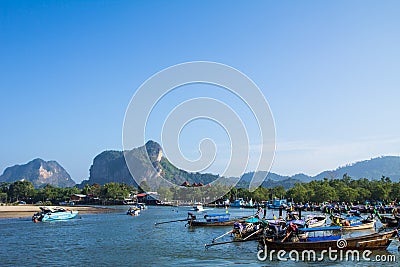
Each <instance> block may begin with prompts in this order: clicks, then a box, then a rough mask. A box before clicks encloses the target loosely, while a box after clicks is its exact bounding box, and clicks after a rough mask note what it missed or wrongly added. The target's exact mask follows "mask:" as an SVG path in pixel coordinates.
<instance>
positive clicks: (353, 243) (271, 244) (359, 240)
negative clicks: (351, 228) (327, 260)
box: [259, 226, 398, 251]
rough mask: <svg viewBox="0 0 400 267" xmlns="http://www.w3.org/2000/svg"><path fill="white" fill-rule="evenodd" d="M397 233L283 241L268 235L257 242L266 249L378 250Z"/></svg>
mask: <svg viewBox="0 0 400 267" xmlns="http://www.w3.org/2000/svg"><path fill="white" fill-rule="evenodd" d="M340 228H341V227H339V226H329V227H321V228H305V229H299V231H303V232H314V231H335V230H339V229H340ZM396 235H398V231H397V230H392V231H388V232H381V233H373V234H368V235H362V236H358V237H350V238H346V239H343V237H342V236H341V235H328V236H318V237H310V236H308V237H307V238H305V239H297V240H296V241H293V240H289V239H288V240H289V241H284V240H282V239H280V240H274V239H273V238H270V237H263V238H262V239H261V240H260V241H259V243H260V245H261V246H263V247H265V246H266V247H267V248H268V250H272V249H275V250H285V251H291V250H296V251H303V250H315V251H321V250H329V249H331V250H332V249H334V250H378V249H386V248H387V247H388V246H389V245H390V243H391V242H392V239H393V238H394V237H395V236H396Z"/></svg>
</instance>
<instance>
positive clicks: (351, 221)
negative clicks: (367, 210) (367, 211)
mask: <svg viewBox="0 0 400 267" xmlns="http://www.w3.org/2000/svg"><path fill="white" fill-rule="evenodd" d="M375 222H376V220H375V219H364V218H362V217H359V216H348V217H345V218H340V217H338V216H334V217H333V219H332V223H331V225H333V226H341V227H342V228H343V230H347V231H353V230H365V229H372V228H374V227H375Z"/></svg>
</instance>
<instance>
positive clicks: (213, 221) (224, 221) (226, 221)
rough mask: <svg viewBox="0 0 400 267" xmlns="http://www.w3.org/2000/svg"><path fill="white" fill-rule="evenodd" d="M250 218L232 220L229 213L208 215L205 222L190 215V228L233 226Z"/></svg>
mask: <svg viewBox="0 0 400 267" xmlns="http://www.w3.org/2000/svg"><path fill="white" fill-rule="evenodd" d="M248 218H249V217H242V218H235V219H231V218H230V214H229V213H223V214H206V215H204V220H198V219H197V217H196V216H195V215H194V214H192V213H190V212H189V213H188V222H187V225H188V226H233V224H234V223H235V222H237V221H239V222H244V221H245V220H246V219H248Z"/></svg>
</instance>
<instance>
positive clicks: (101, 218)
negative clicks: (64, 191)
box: [0, 206, 400, 266]
mask: <svg viewBox="0 0 400 267" xmlns="http://www.w3.org/2000/svg"><path fill="white" fill-rule="evenodd" d="M113 208H114V211H113V212H110V213H100V214H83V215H78V217H77V219H73V220H68V221H59V222H49V223H33V222H32V221H31V220H30V218H18V219H1V220H0V266H309V265H311V266H348V265H349V264H351V266H374V265H375V266H399V263H400V253H399V252H398V246H399V245H400V244H399V242H398V241H393V242H392V244H391V245H390V246H389V248H388V250H387V251H379V252H374V254H373V255H372V256H374V255H376V254H377V253H378V254H382V255H386V256H390V255H394V257H395V259H396V262H386V263H382V262H380V263H377V262H368V261H363V260H361V261H360V262H351V263H349V262H346V261H333V262H332V261H329V260H328V259H327V260H324V261H322V262H310V261H299V262H296V261H293V260H290V259H289V260H288V261H280V260H278V259H276V258H275V259H274V260H273V261H269V260H267V261H259V260H258V259H257V252H258V248H257V247H258V244H257V242H255V241H250V242H246V243H233V244H225V245H220V246H213V247H210V248H208V249H205V247H204V245H205V244H206V243H211V241H212V239H213V238H215V237H217V236H220V235H222V234H223V233H225V232H227V231H229V230H231V227H197V228H189V227H185V222H175V223H169V224H161V225H158V226H155V225H154V224H155V223H156V222H162V221H170V220H177V219H184V218H186V217H187V212H188V210H189V209H190V207H179V208H177V207H154V206H150V207H149V208H148V209H146V210H143V211H142V212H141V214H140V215H139V216H135V217H132V216H128V215H126V211H127V209H128V207H127V206H118V207H113ZM206 212H208V213H225V209H217V208H215V209H213V210H206ZM229 213H230V214H231V216H233V217H235V216H244V215H251V214H254V213H255V210H252V209H233V208H231V209H229ZM277 213H278V212H277V211H275V215H277ZM204 214H205V213H196V216H197V217H198V218H202V217H203V216H204ZM306 214H307V213H304V215H306ZM272 216H273V214H272V211H270V210H269V211H268V216H267V217H272ZM356 234H362V232H361V233H360V232H358V233H356ZM227 240H229V236H227V237H225V239H222V240H221V241H227Z"/></svg>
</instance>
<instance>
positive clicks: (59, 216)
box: [41, 211, 78, 222]
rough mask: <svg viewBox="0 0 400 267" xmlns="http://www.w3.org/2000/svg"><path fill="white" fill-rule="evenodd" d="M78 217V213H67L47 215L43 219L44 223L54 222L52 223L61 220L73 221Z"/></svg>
mask: <svg viewBox="0 0 400 267" xmlns="http://www.w3.org/2000/svg"><path fill="white" fill-rule="evenodd" d="M77 215H78V211H65V212H54V213H47V214H45V215H44V216H43V218H42V219H41V221H42V222H52V221H60V220H69V219H73V218H75V217H76V216H77Z"/></svg>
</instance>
